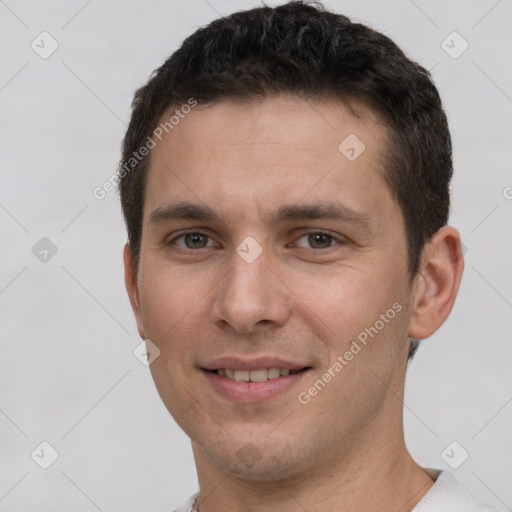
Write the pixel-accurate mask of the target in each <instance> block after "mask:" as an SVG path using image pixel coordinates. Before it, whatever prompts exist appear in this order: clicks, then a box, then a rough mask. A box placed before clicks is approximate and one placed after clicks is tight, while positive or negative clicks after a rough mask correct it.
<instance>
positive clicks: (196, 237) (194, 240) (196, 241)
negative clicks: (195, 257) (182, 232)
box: [185, 233, 206, 248]
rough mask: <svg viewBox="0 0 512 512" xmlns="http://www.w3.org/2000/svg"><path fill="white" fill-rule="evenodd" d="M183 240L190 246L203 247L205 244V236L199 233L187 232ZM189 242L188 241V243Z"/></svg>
mask: <svg viewBox="0 0 512 512" xmlns="http://www.w3.org/2000/svg"><path fill="white" fill-rule="evenodd" d="M185 240H186V242H187V244H186V245H188V246H192V247H195V248H197V247H204V246H205V245H206V237H205V236H204V235H200V234H194V233H193V234H189V235H186V237H185ZM188 242H190V243H188Z"/></svg>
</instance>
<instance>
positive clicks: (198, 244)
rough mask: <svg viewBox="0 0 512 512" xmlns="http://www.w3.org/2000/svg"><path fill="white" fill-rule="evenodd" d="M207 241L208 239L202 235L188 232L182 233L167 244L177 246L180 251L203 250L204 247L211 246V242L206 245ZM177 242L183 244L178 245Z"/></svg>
mask: <svg viewBox="0 0 512 512" xmlns="http://www.w3.org/2000/svg"><path fill="white" fill-rule="evenodd" d="M209 239H210V237H209V236H208V235H205V234H204V233H199V232H190V233H183V234H181V235H179V236H177V237H176V238H173V239H172V240H171V241H170V242H169V244H171V245H177V246H178V247H180V248H181V249H203V248H204V247H208V246H211V245H213V242H212V243H210V244H208V240H209ZM179 240H181V241H182V242H183V243H178V241H179ZM210 241H211V240H210ZM183 244H184V245H183Z"/></svg>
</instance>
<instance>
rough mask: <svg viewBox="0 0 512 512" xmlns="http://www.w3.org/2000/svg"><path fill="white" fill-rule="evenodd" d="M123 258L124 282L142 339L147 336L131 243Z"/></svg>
mask: <svg viewBox="0 0 512 512" xmlns="http://www.w3.org/2000/svg"><path fill="white" fill-rule="evenodd" d="M123 260H124V284H125V286H126V291H127V292H128V297H129V298H130V304H131V305H132V310H133V314H134V315H135V320H136V322H137V329H138V331H139V335H140V337H141V338H142V339H145V338H146V336H145V334H144V331H145V329H144V324H143V322H142V315H141V311H140V301H139V288H138V285H137V278H136V276H135V273H134V271H133V261H132V255H131V252H130V245H129V244H125V246H124V250H123Z"/></svg>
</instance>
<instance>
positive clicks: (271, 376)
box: [267, 368, 280, 379]
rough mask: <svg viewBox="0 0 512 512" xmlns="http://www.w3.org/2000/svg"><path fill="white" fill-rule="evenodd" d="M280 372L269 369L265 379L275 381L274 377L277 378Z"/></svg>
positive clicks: (277, 369)
mask: <svg viewBox="0 0 512 512" xmlns="http://www.w3.org/2000/svg"><path fill="white" fill-rule="evenodd" d="M279 375H280V372H279V368H269V369H268V370H267V378H268V379H275V378H276V377H279Z"/></svg>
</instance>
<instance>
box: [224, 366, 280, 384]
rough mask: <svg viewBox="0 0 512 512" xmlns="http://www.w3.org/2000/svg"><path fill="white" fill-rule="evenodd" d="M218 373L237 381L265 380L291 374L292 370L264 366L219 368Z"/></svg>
mask: <svg viewBox="0 0 512 512" xmlns="http://www.w3.org/2000/svg"><path fill="white" fill-rule="evenodd" d="M217 375H219V376H220V377H227V378H228V379H230V380H234V381H236V382H264V381H266V380H271V379H276V378H277V377H280V376H285V375H290V370H289V369H288V368H262V369H261V370H253V371H248V370H232V369H230V368H219V369H218V370H217Z"/></svg>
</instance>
